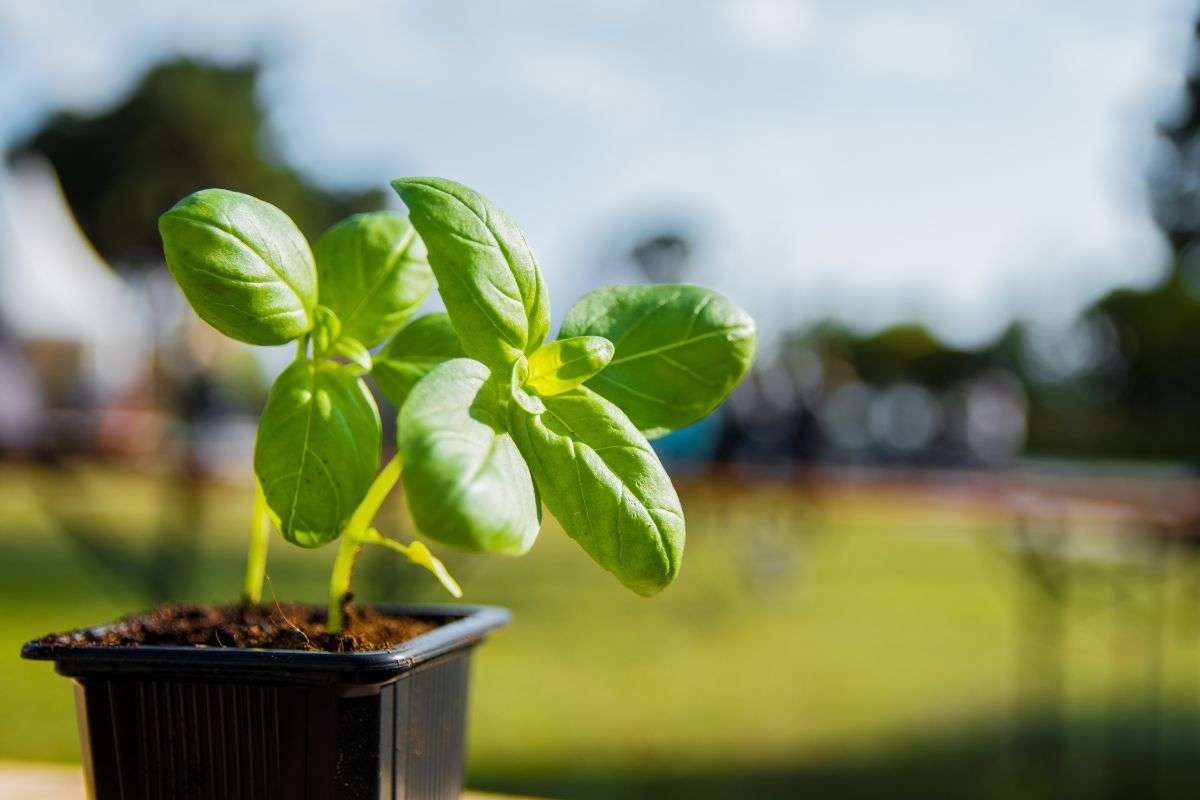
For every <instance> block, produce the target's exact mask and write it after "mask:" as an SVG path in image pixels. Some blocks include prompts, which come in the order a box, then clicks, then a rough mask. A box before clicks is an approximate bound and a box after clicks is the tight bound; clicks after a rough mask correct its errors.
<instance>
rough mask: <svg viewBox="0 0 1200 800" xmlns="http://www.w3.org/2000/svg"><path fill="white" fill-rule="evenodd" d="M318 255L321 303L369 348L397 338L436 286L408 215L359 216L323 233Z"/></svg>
mask: <svg viewBox="0 0 1200 800" xmlns="http://www.w3.org/2000/svg"><path fill="white" fill-rule="evenodd" d="M313 252H314V254H315V256H316V259H317V274H318V276H319V278H320V281H319V286H320V295H319V299H320V302H321V305H324V306H328V307H329V308H331V309H333V310H334V311H335V312H336V313H337V315H338V317H339V318H340V319H341V321H342V333H343V335H345V336H348V337H350V338H352V339H357V340H358V341H360V342H362V343H363V344H364V345H366V346H367V347H373V346H375V345H377V344H379V343H380V342H382V341H383V340H384V339H386V338H387V337H389V336H391V335H392V334H393V333H394V332H395V331H396V330H397V329H398V328H399V327H400V326H401V325H403V324H404V322H405V321H406V320H407V319H408V318H409V317H411V316H412V315H413V313H415V312H416V310H417V307H418V306H420V305H421V303H423V302H425V298H426V297H427V296H428V295H429V290H430V289H432V288H433V273H432V272H431V271H430V269H429V262H428V260H427V258H426V254H425V245H424V243H422V242H421V239H420V237H419V236H417V232H416V230H415V229H414V228H413V226H412V225H411V224H410V223H409V221H408V219H407V218H406V217H405V216H404V215H403V214H397V213H395V212H392V211H376V212H373V213H369V214H355V215H354V216H352V217H348V218H346V219H344V220H342V221H341V222H339V223H337V224H336V225H334V226H333V227H331V228H329V229H328V230H326V231H325V232H324V233H323V234H321V238H320V239H318V240H317V245H316V247H315V248H314V250H313Z"/></svg>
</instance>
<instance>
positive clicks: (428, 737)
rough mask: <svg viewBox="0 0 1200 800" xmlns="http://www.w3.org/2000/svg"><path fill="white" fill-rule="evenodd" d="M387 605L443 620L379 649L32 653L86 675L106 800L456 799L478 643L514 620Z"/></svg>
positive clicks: (75, 675) (94, 793)
mask: <svg viewBox="0 0 1200 800" xmlns="http://www.w3.org/2000/svg"><path fill="white" fill-rule="evenodd" d="M380 608H381V609H382V610H384V611H386V612H388V613H390V614H397V615H400V614H406V615H410V616H414V617H422V618H426V619H436V620H438V621H439V622H442V621H444V624H442V625H441V626H440V627H438V628H437V629H435V630H433V631H430V632H429V633H426V634H424V635H422V636H418V637H417V638H415V639H412V640H411V641H408V642H406V643H404V644H402V645H399V646H397V647H394V648H392V649H390V650H380V651H375V652H369V653H320V652H303V651H295V650H242V649H234V648H229V649H222V648H197V647H156V646H143V647H99V646H86V645H81V646H78V647H61V646H59V647H50V646H46V645H41V644H38V643H37V642H30V643H29V644H27V645H25V647H24V648H23V649H22V650H21V656H22V657H23V658H31V659H39V660H44V661H53V662H55V669H56V670H57V671H58V673H59V674H61V675H65V676H67V677H69V678H72V679H73V680H74V681H75V705H76V710H77V715H78V720H79V736H80V741H81V744H82V749H83V763H84V770H85V774H86V777H87V784H88V797H90V798H95V800H117V799H119V800H135V798H136V799H137V800H141V799H142V798H145V799H146V800H150V799H151V798H154V799H155V800H158V798H162V800H190V799H192V798H195V799H196V800H200V799H203V800H208V798H213V800H232V799H233V798H246V799H247V800H251V798H252V799H253V800H264V799H267V798H279V799H280V800H285V799H286V800H299V799H300V798H311V800H332V799H333V798H337V799H338V800H365V799H366V798H371V800H380V799H381V798H397V800H400V799H401V798H402V799H403V800H442V799H443V798H445V800H451V798H454V799H455V800H457V798H458V796H459V794H460V793H461V791H462V775H463V760H464V744H465V742H464V738H465V733H466V709H467V673H468V669H467V667H468V664H469V660H470V656H471V649H472V648H473V647H474V646H475V645H476V644H478V643H479V642H480V640H481V639H482V638H483V636H484V634H486V633H487V632H488V631H490V630H493V629H494V628H498V627H500V626H502V625H504V624H505V623H506V622H508V619H509V614H508V612H507V611H505V610H504V609H500V608H490V607H486V606H440V605H405V606H380ZM99 628H101V629H102V628H103V626H99Z"/></svg>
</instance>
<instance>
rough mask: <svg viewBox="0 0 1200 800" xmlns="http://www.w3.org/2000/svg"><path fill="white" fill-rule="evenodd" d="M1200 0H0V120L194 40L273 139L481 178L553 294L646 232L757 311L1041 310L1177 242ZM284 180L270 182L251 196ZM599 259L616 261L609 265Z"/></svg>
mask: <svg viewBox="0 0 1200 800" xmlns="http://www.w3.org/2000/svg"><path fill="white" fill-rule="evenodd" d="M1195 11H1196V9H1195V8H1194V7H1193V5H1192V4H1190V3H1184V2H1181V1H1179V0H1159V1H1158V2H1154V1H1148V2H1129V1H1128V0H1120V1H1117V0H1093V1H1092V2H1089V3H1086V4H1082V3H1072V2H1038V1H1037V0H994V1H993V2H970V0H957V1H956V0H938V1H934V0H929V1H928V2H920V0H916V1H913V2H890V3H884V2H870V1H869V0H861V1H859V2H854V3H845V2H834V1H833V0H830V1H829V2H822V1H821V0H794V2H789V1H788V0H737V2H734V1H732V0H731V1H730V2H703V1H702V0H676V2H666V1H664V0H659V1H658V2H645V3H641V2H632V0H608V1H607V2H603V3H594V4H592V3H573V2H540V3H532V2H508V1H507V0H490V1H489V2H486V3H484V2H448V1H447V0H442V1H441V2H437V1H436V0H434V1H431V2H398V1H397V0H392V1H391V2H377V3H370V2H367V3H356V2H351V1H350V0H346V1H345V2H339V3H336V4H332V3H306V2H303V1H302V0H291V2H275V1H274V0H268V1H266V2H257V3H245V2H234V3H226V2H216V1H211V2H206V3H170V2H162V3H153V4H148V3H135V2H123V0H110V2H106V3H67V2H56V1H55V0H40V1H39V2H37V3H29V2H24V1H22V0H0V142H3V141H12V140H14V139H15V138H17V137H19V136H20V135H21V134H23V133H27V132H29V131H30V130H31V129H32V128H33V127H34V126H36V125H37V124H38V122H39V121H40V120H42V119H43V118H44V116H45V115H46V114H47V113H49V112H50V111H52V110H54V109H56V108H60V107H69V108H73V109H77V110H85V111H86V110H100V109H103V108H105V107H106V106H107V105H109V104H112V103H114V102H116V101H118V100H119V99H120V98H121V96H122V94H123V93H125V92H127V91H129V89H130V88H131V87H132V86H133V84H135V83H136V81H137V79H138V78H139V76H140V75H141V74H142V72H144V70H145V69H146V68H148V67H149V66H150V65H151V64H153V63H154V62H156V61H158V60H161V59H164V58H168V57H171V56H174V55H178V54H187V55H192V56H203V57H208V58H212V59H214V60H217V61H221V62H226V63H228V62H234V61H238V60H242V59H246V58H250V57H258V58H262V59H263V61H264V64H265V69H264V73H263V82H262V87H261V90H262V94H263V99H264V102H265V103H266V105H267V108H268V110H269V114H270V120H271V124H272V127H273V129H274V132H275V133H276V135H277V138H278V142H279V144H280V147H281V156H282V157H283V158H285V159H286V160H288V161H289V162H291V163H293V164H294V165H296V166H297V167H299V168H300V169H302V170H303V171H304V172H305V173H306V174H308V175H310V176H312V177H313V178H315V179H317V180H319V181H321V182H323V183H326V184H328V185H331V186H339V187H352V186H353V187H358V186H363V185H374V186H386V182H387V181H388V180H389V179H391V178H394V177H398V176H401V175H417V174H421V175H441V176H445V177H450V178H454V179H456V180H460V181H462V182H464V183H467V184H470V185H472V186H474V187H475V188H477V189H479V190H481V191H482V192H484V194H486V195H488V196H489V197H491V198H492V199H493V200H494V201H496V202H497V203H498V204H499V205H500V206H501V207H503V208H505V209H506V210H507V211H509V212H510V213H511V214H512V215H513V216H514V217H515V218H516V219H517V220H518V222H519V223H520V224H521V226H522V227H523V228H524V229H525V231H526V233H527V235H528V237H529V239H530V241H531V242H532V243H533V245H534V248H535V250H536V251H537V253H538V256H539V260H540V262H541V265H542V269H543V271H544V273H545V274H546V278H547V282H548V285H549V287H550V291H551V300H552V306H553V308H554V310H555V317H556V318H558V319H561V317H562V315H563V314H565V312H566V310H567V308H568V307H569V305H570V303H572V302H573V301H574V300H575V299H576V298H577V297H578V296H580V295H581V294H582V293H583V292H584V291H586V290H587V289H588V288H590V287H592V286H594V285H596V284H597V283H598V282H599V281H602V280H604V281H611V280H613V279H614V277H615V278H616V279H622V278H624V279H630V280H631V279H634V278H635V276H634V275H632V274H624V275H622V274H621V273H620V272H617V273H614V272H612V269H613V265H614V264H617V263H619V262H620V261H621V255H622V254H623V253H625V252H627V250H628V247H629V245H630V243H631V241H632V240H633V239H634V237H636V235H637V234H638V233H639V232H642V231H646V230H655V229H656V228H658V227H661V226H664V225H666V226H683V227H685V228H686V229H688V230H689V231H690V232H691V233H692V235H693V238H694V241H695V243H696V258H695V264H694V272H693V274H692V275H691V276H690V278H691V279H692V280H694V281H696V282H700V283H705V284H708V285H711V286H713V287H715V288H717V289H719V290H721V291H723V292H725V293H726V294H728V295H730V296H731V297H732V298H733V299H734V300H736V301H737V302H739V303H740V304H741V305H743V306H745V307H746V308H747V309H748V310H749V311H750V312H751V314H752V315H754V316H755V318H756V319H758V320H759V322H760V326H761V327H762V329H763V330H764V332H765V333H767V334H768V337H767V339H768V343H769V339H770V334H771V333H774V332H777V331H779V330H782V329H783V328H785V327H787V326H789V325H795V324H799V323H803V322H805V321H809V320H813V319H817V318H822V317H826V316H835V317H837V318H839V319H841V320H843V321H844V322H846V323H848V324H850V325H852V326H853V327H856V328H858V329H860V330H872V329H877V328H879V327H882V326H885V325H888V324H892V323H895V322H899V321H904V320H910V319H915V320H918V321H922V322H925V323H927V324H929V325H930V326H932V327H933V328H934V330H935V331H936V332H937V333H938V334H939V335H941V336H943V337H944V338H945V339H947V340H948V341H949V342H950V343H952V344H958V345H975V344H980V343H982V342H985V341H986V340H988V339H989V338H990V337H993V336H995V335H996V334H997V333H998V332H999V331H1000V330H1001V329H1002V328H1003V327H1004V326H1005V325H1006V324H1007V323H1008V322H1009V321H1010V320H1011V319H1013V318H1021V319H1028V320H1032V321H1034V322H1038V323H1041V324H1046V325H1053V324H1057V323H1060V322H1063V321H1065V320H1068V319H1069V318H1070V317H1071V316H1073V315H1074V314H1076V313H1077V312H1078V311H1079V310H1080V309H1081V308H1082V307H1083V306H1084V305H1085V304H1086V303H1087V302H1089V301H1091V300H1092V299H1094V298H1096V297H1098V296H1099V295H1101V294H1102V293H1104V292H1105V291H1107V290H1108V289H1110V288H1112V287H1113V286H1117V285H1134V286H1146V285H1149V284H1152V283H1153V282H1154V281H1155V280H1156V279H1157V278H1158V277H1159V276H1161V274H1162V270H1163V266H1164V263H1165V252H1164V249H1163V245H1162V242H1161V240H1160V237H1159V236H1158V234H1157V232H1156V231H1155V229H1154V227H1153V225H1152V223H1151V221H1150V218H1149V215H1148V212H1147V209H1146V202H1145V187H1144V176H1145V171H1146V167H1147V161H1148V160H1149V158H1150V154H1151V152H1152V147H1153V144H1154V142H1153V125H1154V122H1155V120H1156V119H1158V118H1160V117H1161V116H1162V115H1163V113H1165V111H1166V110H1167V109H1169V108H1170V107H1171V105H1172V103H1173V102H1177V98H1178V94H1179V90H1180V85H1181V83H1182V73H1183V68H1184V65H1185V63H1186V62H1187V59H1188V45H1189V42H1190V24H1191V23H1190V20H1191V17H1192V15H1193V14H1194V13H1195ZM264 199H267V200H270V198H264ZM606 270H607V271H606Z"/></svg>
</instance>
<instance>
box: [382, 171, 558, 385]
mask: <svg viewBox="0 0 1200 800" xmlns="http://www.w3.org/2000/svg"><path fill="white" fill-rule="evenodd" d="M392 186H393V187H395V189H396V192H397V193H399V195H400V199H401V200H403V201H404V203H405V205H407V206H408V210H409V216H410V218H411V219H412V223H413V225H415V226H416V228H417V231H418V233H420V234H421V238H422V239H423V240H424V241H425V245H426V246H427V247H428V248H429V264H430V266H431V267H432V268H433V274H434V276H435V277H436V278H437V284H438V292H439V293H440V294H441V296H442V300H443V301H444V302H445V303H446V311H447V312H449V314H450V318H451V319H452V320H453V321H454V327H455V329H456V330H457V331H458V337H459V339H461V340H462V344H463V349H464V350H466V352H467V355H469V356H471V357H472V358H475V359H478V360H479V361H482V362H483V363H484V364H486V365H487V366H489V367H491V368H492V369H496V370H503V371H505V372H507V369H508V367H509V366H511V365H512V364H513V363H514V362H515V361H516V360H517V358H518V357H519V356H520V355H522V354H523V353H532V352H533V351H534V350H536V349H537V348H538V346H539V345H541V343H542V342H543V341H544V340H545V338H546V334H547V332H548V331H549V328H550V300H549V298H548V296H547V294H546V285H545V284H544V283H543V282H542V275H541V272H540V271H539V270H538V265H537V260H536V259H535V258H534V256H533V250H531V249H530V247H529V242H527V241H526V240H525V234H523V233H522V232H521V229H520V228H518V227H517V224H516V223H515V222H513V220H512V219H511V218H510V217H509V216H508V215H507V214H505V213H504V212H503V211H501V210H500V209H499V208H497V207H496V206H494V205H492V203H491V202H490V201H489V200H488V199H487V198H485V197H484V196H483V195H481V194H479V193H478V192H476V191H474V190H473V189H469V188H467V187H466V186H463V185H462V184H459V183H455V182H454V181H448V180H444V179H442V178H403V179H401V180H397V181H393V182H392Z"/></svg>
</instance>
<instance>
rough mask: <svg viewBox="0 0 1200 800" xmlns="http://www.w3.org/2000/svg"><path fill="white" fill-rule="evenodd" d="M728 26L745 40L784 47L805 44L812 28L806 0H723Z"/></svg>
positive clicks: (812, 16) (813, 21) (766, 46)
mask: <svg viewBox="0 0 1200 800" xmlns="http://www.w3.org/2000/svg"><path fill="white" fill-rule="evenodd" d="M722 8H723V10H724V12H725V19H726V21H727V23H728V24H729V27H730V29H731V30H732V31H733V32H734V33H736V34H737V35H738V36H739V37H741V39H742V40H743V41H744V42H746V43H747V44H749V45H751V46H753V47H761V48H764V49H785V48H791V47H797V46H799V45H803V44H807V43H808V42H809V41H811V39H812V37H813V34H814V30H815V28H816V13H815V12H814V10H813V7H812V5H811V4H810V3H809V2H808V0H724V3H723V5H722Z"/></svg>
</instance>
